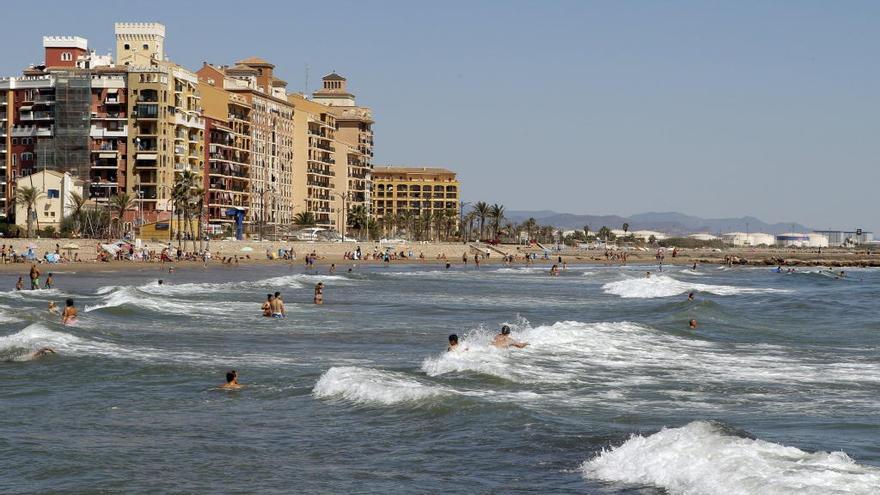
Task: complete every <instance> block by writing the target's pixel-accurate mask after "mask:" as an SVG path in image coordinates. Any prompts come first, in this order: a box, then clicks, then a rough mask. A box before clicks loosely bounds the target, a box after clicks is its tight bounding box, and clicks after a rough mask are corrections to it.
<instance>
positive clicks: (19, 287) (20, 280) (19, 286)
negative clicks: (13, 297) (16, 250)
mask: <svg viewBox="0 0 880 495" xmlns="http://www.w3.org/2000/svg"><path fill="white" fill-rule="evenodd" d="M22 289H24V277H22V276H19V277H18V282H16V283H15V290H22Z"/></svg>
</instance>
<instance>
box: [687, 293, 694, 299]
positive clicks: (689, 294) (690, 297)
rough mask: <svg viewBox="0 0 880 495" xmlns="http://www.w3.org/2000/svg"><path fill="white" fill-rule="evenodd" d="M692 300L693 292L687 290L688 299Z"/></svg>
mask: <svg viewBox="0 0 880 495" xmlns="http://www.w3.org/2000/svg"><path fill="white" fill-rule="evenodd" d="M693 300H694V293H693V292H688V301H693Z"/></svg>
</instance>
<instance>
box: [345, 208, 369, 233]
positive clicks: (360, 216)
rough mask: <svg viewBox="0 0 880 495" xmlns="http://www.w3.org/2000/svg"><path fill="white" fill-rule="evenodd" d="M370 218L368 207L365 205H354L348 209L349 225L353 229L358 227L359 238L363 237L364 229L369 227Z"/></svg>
mask: <svg viewBox="0 0 880 495" xmlns="http://www.w3.org/2000/svg"><path fill="white" fill-rule="evenodd" d="M368 218H369V216H368V215H367V208H366V207H364V205H354V206H352V207H351V208H349V210H348V225H349V226H350V227H351V228H353V229H357V231H358V237H359V238H362V237H363V234H364V229H366V228H367V220H368Z"/></svg>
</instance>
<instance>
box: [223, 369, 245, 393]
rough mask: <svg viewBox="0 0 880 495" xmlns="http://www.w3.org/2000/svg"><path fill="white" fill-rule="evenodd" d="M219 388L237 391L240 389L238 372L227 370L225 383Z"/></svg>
mask: <svg viewBox="0 0 880 495" xmlns="http://www.w3.org/2000/svg"><path fill="white" fill-rule="evenodd" d="M220 388H227V389H233V390H234V389H239V388H241V384H240V383H238V372H237V371H235V370H229V371H227V372H226V383H224V384H223V385H220Z"/></svg>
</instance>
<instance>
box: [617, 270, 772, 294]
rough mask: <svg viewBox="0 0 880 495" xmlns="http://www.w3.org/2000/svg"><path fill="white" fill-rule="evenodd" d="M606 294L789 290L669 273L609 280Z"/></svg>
mask: <svg viewBox="0 0 880 495" xmlns="http://www.w3.org/2000/svg"><path fill="white" fill-rule="evenodd" d="M602 290H603V291H604V292H605V293H606V294H613V295H616V296H620V297H623V298H643V299H650V298H655V297H671V296H677V295H680V294H686V293H688V292H690V291H699V292H708V293H711V294H717V295H719V296H733V295H737V294H761V293H768V292H788V291H786V290H782V289H770V288H754V287H734V286H732V285H708V284H698V283H694V282H683V281H681V280H677V279H674V278H672V277H670V276H668V275H652V276H651V277H650V278H645V277H642V278H628V279H626V280H619V281H617V282H609V283H607V284H605V285H603V286H602Z"/></svg>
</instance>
